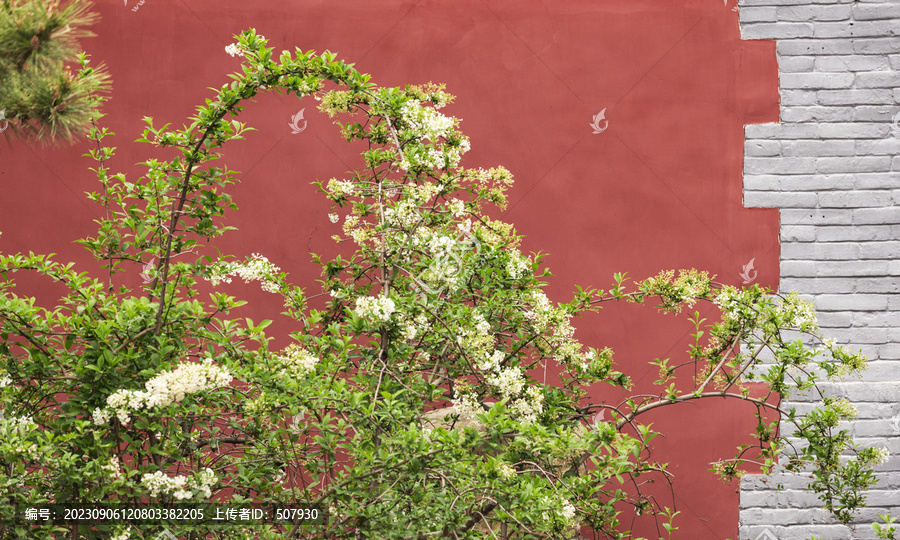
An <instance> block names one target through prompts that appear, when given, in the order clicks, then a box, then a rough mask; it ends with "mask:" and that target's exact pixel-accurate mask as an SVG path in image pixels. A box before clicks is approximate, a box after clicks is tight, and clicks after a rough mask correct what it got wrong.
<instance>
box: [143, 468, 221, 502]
mask: <svg viewBox="0 0 900 540" xmlns="http://www.w3.org/2000/svg"><path fill="white" fill-rule="evenodd" d="M216 481H217V478H216V474H215V473H214V472H213V470H212V469H209V468H206V469H203V471H202V472H200V475H199V479H196V480H195V479H193V478H188V477H187V476H175V477H170V476H167V475H166V474H165V473H164V472H162V471H156V472H155V473H150V474H145V475H144V477H143V478H142V479H141V483H142V484H144V486H146V487H147V489H149V490H150V495H152V496H153V497H156V496H158V495H159V494H160V493H164V494H166V495H172V496H173V497H175V498H176V499H178V500H180V501H181V500H185V499H191V498H193V497H194V496H195V495H196V497H197V498H200V495H201V494H202V495H204V496H206V497H207V498H209V497H212V486H213V485H215V483H216Z"/></svg>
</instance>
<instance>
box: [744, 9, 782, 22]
mask: <svg viewBox="0 0 900 540" xmlns="http://www.w3.org/2000/svg"><path fill="white" fill-rule="evenodd" d="M776 9H777V8H776V7H775V6H747V7H741V9H740V12H739V15H740V21H741V24H745V23H751V22H775V20H776V18H775V12H776Z"/></svg>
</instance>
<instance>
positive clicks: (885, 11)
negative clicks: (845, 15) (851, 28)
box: [853, 2, 900, 21]
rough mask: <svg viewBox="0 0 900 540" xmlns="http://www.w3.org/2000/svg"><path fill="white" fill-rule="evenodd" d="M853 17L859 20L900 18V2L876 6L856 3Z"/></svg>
mask: <svg viewBox="0 0 900 540" xmlns="http://www.w3.org/2000/svg"><path fill="white" fill-rule="evenodd" d="M853 19H854V20H857V21H869V20H880V19H900V4H898V3H896V2H893V3H883V4H878V5H874V6H866V5H860V4H856V5H854V6H853Z"/></svg>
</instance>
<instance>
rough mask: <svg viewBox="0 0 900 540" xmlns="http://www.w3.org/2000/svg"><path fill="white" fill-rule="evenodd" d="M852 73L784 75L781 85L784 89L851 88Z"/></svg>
mask: <svg viewBox="0 0 900 540" xmlns="http://www.w3.org/2000/svg"><path fill="white" fill-rule="evenodd" d="M854 77H855V76H854V75H853V74H852V73H837V72H834V73H783V74H782V75H781V79H780V83H781V87H782V88H806V89H810V88H814V89H820V88H850V86H851V85H852V84H853V80H854Z"/></svg>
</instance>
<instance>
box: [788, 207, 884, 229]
mask: <svg viewBox="0 0 900 540" xmlns="http://www.w3.org/2000/svg"><path fill="white" fill-rule="evenodd" d="M877 210H882V209H881V208H878V209H877ZM859 211H864V210H832V209H826V210H821V209H814V210H813V209H804V210H797V209H792V208H789V209H785V210H782V211H781V224H782V226H789V225H850V224H851V223H853V213H852V212H859ZM898 223H900V221H898Z"/></svg>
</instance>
